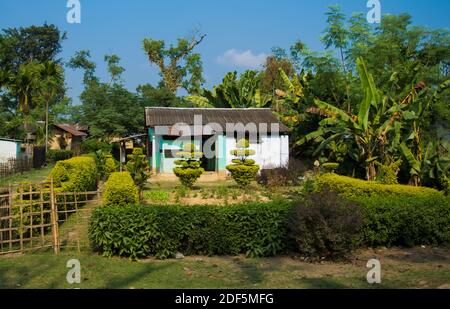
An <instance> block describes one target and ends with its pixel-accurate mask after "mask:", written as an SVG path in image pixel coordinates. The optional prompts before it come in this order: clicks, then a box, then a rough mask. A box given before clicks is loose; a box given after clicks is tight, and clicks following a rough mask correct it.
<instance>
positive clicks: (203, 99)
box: [185, 70, 271, 108]
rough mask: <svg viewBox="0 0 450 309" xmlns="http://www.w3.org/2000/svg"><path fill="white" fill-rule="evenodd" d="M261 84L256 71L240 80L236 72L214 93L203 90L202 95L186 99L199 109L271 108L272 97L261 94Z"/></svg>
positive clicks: (227, 76) (249, 71) (217, 87)
mask: <svg viewBox="0 0 450 309" xmlns="http://www.w3.org/2000/svg"><path fill="white" fill-rule="evenodd" d="M259 83H260V77H259V76H258V75H257V72H256V71H251V70H248V71H245V72H244V73H242V74H241V76H240V77H239V79H238V78H237V73H236V72H230V73H228V74H227V75H225V77H224V79H223V81H222V83H221V84H220V85H217V86H215V87H214V89H213V90H212V91H210V90H207V89H203V90H202V91H201V94H200V95H189V96H186V97H185V99H186V100H188V101H189V102H191V103H193V104H194V105H196V106H198V107H216V108H248V107H257V108H262V107H266V106H269V105H270V103H271V97H270V96H267V95H262V94H261V90H260V89H259Z"/></svg>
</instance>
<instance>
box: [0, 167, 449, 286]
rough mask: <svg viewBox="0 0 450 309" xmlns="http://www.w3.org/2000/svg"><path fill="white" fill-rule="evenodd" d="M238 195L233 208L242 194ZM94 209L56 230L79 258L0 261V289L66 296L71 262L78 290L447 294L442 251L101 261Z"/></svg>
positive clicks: (196, 193)
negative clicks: (374, 279) (326, 257)
mask: <svg viewBox="0 0 450 309" xmlns="http://www.w3.org/2000/svg"><path fill="white" fill-rule="evenodd" d="M49 171H50V168H47V169H43V170H39V171H33V172H30V173H31V175H32V176H28V177H27V178H23V179H24V180H26V181H30V180H31V179H36V181H37V180H39V179H40V178H42V177H45V175H46V174H48V172H49ZM37 172H39V173H37ZM34 173H36V174H34ZM38 174H39V175H38ZM177 185H178V182H177V181H170V182H160V183H159V184H157V183H151V184H149V185H148V188H147V190H146V192H152V193H151V194H149V196H150V198H154V199H159V201H155V202H161V200H165V201H166V202H170V203H172V202H173V200H174V199H177V196H176V195H177V194H178V193H177V192H176V191H177V190H178V189H176V187H177ZM224 188H226V189H224ZM227 190H228V193H224V192H227ZM232 190H236V188H235V185H234V183H233V182H232V181H218V182H214V183H198V184H197V185H196V187H195V188H194V189H193V190H192V191H190V192H188V193H187V195H188V196H185V197H181V196H178V199H180V203H191V202H192V203H194V202H195V203H202V202H206V201H210V200H214V199H215V200H224V195H227V194H228V195H230V196H231V195H232V193H229V192H232ZM256 190H259V191H256ZM174 191H175V192H174ZM155 192H156V193H155ZM240 193H241V195H239V197H238V200H241V199H244V198H246V194H249V193H248V192H247V193H246V192H240ZM202 194H205V198H203V197H202V196H201V195H202ZM212 194H214V195H215V196H214V197H211V195H212ZM250 194H252V195H253V196H255V194H259V195H261V197H263V196H264V194H265V193H264V192H263V189H261V188H258V187H257V186H256V185H255V187H254V188H253V189H252V190H251V193H250ZM229 199H230V200H233V198H232V197H230V198H229ZM150 202H151V201H150ZM95 207H96V205H95V204H92V203H88V204H87V205H86V206H85V207H84V208H83V209H82V210H81V211H79V212H78V213H77V214H75V215H73V216H71V217H70V218H69V220H68V221H67V222H65V223H64V224H62V225H61V227H60V230H61V238H62V239H63V240H64V242H65V241H67V244H66V245H69V246H74V245H75V244H74V243H71V241H70V239H71V237H75V238H77V239H79V240H81V246H82V248H81V251H80V252H79V253H78V252H77V250H76V249H74V248H72V247H66V246H65V247H64V248H63V251H62V252H61V254H60V255H57V256H56V255H54V254H53V253H52V252H51V250H49V251H47V252H36V253H30V254H25V255H13V256H0V288H73V287H74V285H69V284H68V283H67V282H66V274H67V271H68V270H69V269H68V268H66V263H67V261H68V260H70V259H72V258H77V259H79V260H80V262H81V278H82V283H81V284H80V285H79V286H77V287H80V288H112V289H116V288H124V289H127V288H163V289H164V288H439V287H440V288H450V248H431V247H426V248H421V247H419V248H412V249H402V248H391V249H386V248H384V249H364V250H360V251H357V252H356V253H355V255H354V257H353V258H352V259H351V260H349V261H345V262H321V263H308V262H305V261H302V260H301V259H299V258H297V257H294V256H280V257H273V258H255V259H247V258H245V257H243V256H236V257H227V256H224V257H205V256H193V257H186V258H184V259H171V260H156V259H153V258H149V259H144V260H140V261H138V262H133V261H130V260H128V259H121V258H116V257H114V258H105V257H102V256H99V255H97V254H95V253H93V252H91V250H90V249H89V247H88V237H87V226H88V218H89V215H90V212H91V211H92V209H93V208H95ZM372 258H377V259H379V260H380V261H381V272H382V283H381V284H377V285H370V284H368V283H367V281H366V274H367V272H368V270H369V269H368V268H366V263H367V261H368V260H369V259H372Z"/></svg>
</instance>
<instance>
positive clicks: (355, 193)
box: [316, 173, 443, 199]
mask: <svg viewBox="0 0 450 309" xmlns="http://www.w3.org/2000/svg"><path fill="white" fill-rule="evenodd" d="M316 183H317V186H318V189H319V190H321V189H323V188H325V187H327V188H329V189H330V190H331V191H334V192H337V193H338V194H340V195H342V196H344V197H361V196H363V197H369V196H388V195H389V196H396V197H398V198H400V199H401V198H403V197H406V198H408V197H418V198H419V197H423V198H431V197H439V196H442V195H443V194H442V193H441V192H439V191H437V190H435V189H431V188H425V187H412V186H406V185H385V184H381V183H377V182H371V181H365V180H361V179H355V178H351V177H346V176H340V175H337V174H333V173H326V174H322V175H320V176H318V177H317V178H316Z"/></svg>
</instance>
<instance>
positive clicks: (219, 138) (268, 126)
mask: <svg viewBox="0 0 450 309" xmlns="http://www.w3.org/2000/svg"><path fill="white" fill-rule="evenodd" d="M145 126H146V132H147V134H148V140H147V156H148V157H149V160H150V165H151V166H152V170H153V171H154V172H155V173H162V174H163V173H173V168H174V166H175V161H176V160H177V157H176V153H177V152H179V151H180V150H182V149H183V145H184V144H186V143H188V142H189V143H194V144H195V145H196V148H197V150H198V151H202V152H203V153H204V158H203V159H202V167H203V168H204V169H205V170H206V171H215V172H218V173H226V166H227V165H228V164H231V163H232V162H231V160H232V159H234V157H233V156H232V155H231V153H230V152H231V150H233V149H235V148H236V142H237V141H238V140H239V139H242V138H247V139H249V141H250V149H253V150H254V151H255V155H252V156H251V158H252V159H254V160H255V161H256V164H258V165H260V167H261V169H271V168H275V167H280V166H285V165H287V164H288V161H289V135H288V133H289V129H288V128H287V127H286V126H285V125H284V124H282V123H281V122H280V121H279V120H278V119H277V117H276V116H275V115H274V114H273V113H272V111H271V110H270V109H263V108H248V109H247V108H245V109H226V108H224V109H221V108H166V107H148V108H146V109H145Z"/></svg>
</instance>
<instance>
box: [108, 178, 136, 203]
mask: <svg viewBox="0 0 450 309" xmlns="http://www.w3.org/2000/svg"><path fill="white" fill-rule="evenodd" d="M137 203H139V195H138V188H137V187H136V185H135V184H134V181H133V178H132V177H131V175H130V173H129V172H116V173H112V174H111V175H110V176H109V178H108V181H107V182H106V184H105V192H104V195H103V205H104V206H119V207H123V206H126V205H136V204H137Z"/></svg>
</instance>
